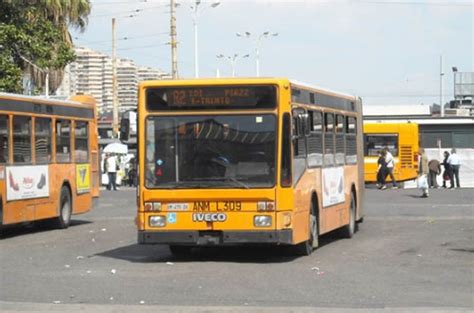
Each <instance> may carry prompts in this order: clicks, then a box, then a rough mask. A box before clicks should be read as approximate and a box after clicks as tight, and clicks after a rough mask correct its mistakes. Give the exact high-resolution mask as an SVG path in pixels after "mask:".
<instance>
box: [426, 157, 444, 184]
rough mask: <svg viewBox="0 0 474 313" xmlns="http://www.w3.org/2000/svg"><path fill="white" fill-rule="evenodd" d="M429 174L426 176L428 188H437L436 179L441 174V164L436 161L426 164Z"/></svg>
mask: <svg viewBox="0 0 474 313" xmlns="http://www.w3.org/2000/svg"><path fill="white" fill-rule="evenodd" d="M428 168H429V174H428V186H429V187H430V188H438V187H439V186H438V181H437V177H438V175H439V174H441V163H439V161H438V160H436V159H432V160H430V161H429V162H428Z"/></svg>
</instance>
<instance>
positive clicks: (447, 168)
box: [441, 151, 453, 188]
mask: <svg viewBox="0 0 474 313" xmlns="http://www.w3.org/2000/svg"><path fill="white" fill-rule="evenodd" d="M443 155H444V160H443V163H441V164H442V165H443V168H444V171H443V188H446V187H447V186H446V182H447V181H448V180H449V181H450V182H451V186H452V183H453V181H452V179H451V176H452V172H451V167H450V166H449V163H448V158H449V152H448V151H444V153H443Z"/></svg>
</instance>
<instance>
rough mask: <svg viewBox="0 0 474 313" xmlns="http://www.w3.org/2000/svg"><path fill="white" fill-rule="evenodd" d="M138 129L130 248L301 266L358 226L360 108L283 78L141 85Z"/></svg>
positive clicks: (354, 100)
mask: <svg viewBox="0 0 474 313" xmlns="http://www.w3.org/2000/svg"><path fill="white" fill-rule="evenodd" d="M137 119H138V135H137V138H138V159H139V172H140V177H139V186H138V212H137V219H136V221H137V227H138V242H139V243H140V244H168V245H169V246H170V250H171V252H172V253H173V254H177V255H179V254H185V253H188V252H189V251H190V249H191V248H192V247H196V246H206V245H234V244H275V245H292V246H294V247H293V248H294V252H295V253H297V254H299V255H309V254H310V253H311V252H312V250H313V248H316V247H317V246H318V236H319V235H322V234H325V233H328V232H330V231H332V230H335V229H339V228H340V229H341V234H343V235H344V236H345V237H352V235H353V234H354V232H355V230H356V221H359V220H361V219H362V216H363V211H362V209H363V207H362V192H363V172H362V171H363V163H362V160H363V154H362V118H361V101H360V99H359V98H356V97H354V96H349V95H345V94H340V93H336V92H332V91H329V90H325V89H322V88H318V87H313V86H309V85H305V84H302V83H298V82H296V81H290V80H288V79H284V78H281V79H280V78H249V79H200V80H174V81H147V82H143V83H141V84H140V86H139V102H138V117H137ZM127 124H129V123H128V122H127V123H124V125H127ZM124 135H125V137H126V134H124Z"/></svg>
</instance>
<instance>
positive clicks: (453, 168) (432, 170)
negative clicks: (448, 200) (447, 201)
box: [418, 149, 461, 198]
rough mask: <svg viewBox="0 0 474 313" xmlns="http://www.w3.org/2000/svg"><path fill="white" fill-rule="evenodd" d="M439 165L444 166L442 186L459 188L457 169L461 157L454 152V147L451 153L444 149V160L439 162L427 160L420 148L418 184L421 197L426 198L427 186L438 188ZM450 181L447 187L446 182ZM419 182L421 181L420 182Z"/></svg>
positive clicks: (459, 165) (427, 193)
mask: <svg viewBox="0 0 474 313" xmlns="http://www.w3.org/2000/svg"><path fill="white" fill-rule="evenodd" d="M441 165H442V166H443V168H444V171H443V173H442V174H443V176H442V177H443V188H449V189H453V188H455V187H456V188H460V187H461V185H460V183H459V169H460V167H461V159H460V158H459V156H458V155H457V153H456V149H452V150H451V154H450V153H449V152H448V151H444V160H443V162H439V161H438V160H436V159H432V160H430V161H428V158H427V156H426V153H425V152H424V151H423V150H422V153H421V160H420V171H419V173H420V177H419V178H418V181H419V183H418V185H419V187H420V189H421V190H422V192H423V193H422V197H424V198H427V197H428V195H429V191H428V190H429V188H439V185H438V175H441ZM448 181H449V182H450V186H449V187H448V185H447V182H448ZM420 182H421V183H420Z"/></svg>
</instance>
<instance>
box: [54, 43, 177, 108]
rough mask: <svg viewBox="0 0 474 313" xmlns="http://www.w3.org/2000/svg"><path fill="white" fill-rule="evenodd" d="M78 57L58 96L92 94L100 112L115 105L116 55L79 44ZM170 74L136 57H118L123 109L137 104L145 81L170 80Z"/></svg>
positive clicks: (120, 106)
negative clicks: (113, 63)
mask: <svg viewBox="0 0 474 313" xmlns="http://www.w3.org/2000/svg"><path fill="white" fill-rule="evenodd" d="M75 52H76V60H75V61H74V62H72V63H71V64H69V65H68V66H67V67H66V69H65V73H64V79H63V82H62V84H61V86H60V87H59V88H58V90H57V91H56V94H57V95H58V96H64V97H68V96H70V95H74V94H89V95H92V96H93V97H94V98H95V99H96V101H97V105H98V109H99V112H100V113H105V112H111V111H112V108H113V88H112V86H113V75H112V58H111V57H109V56H108V55H106V54H103V53H101V52H98V51H94V50H91V49H89V48H85V47H76V48H75ZM168 77H169V74H166V73H165V72H163V71H161V70H159V69H153V68H150V67H139V66H137V65H136V64H135V63H134V62H133V61H132V60H127V59H117V98H118V104H119V110H120V111H121V112H123V111H127V110H130V109H133V108H135V107H136V105H137V87H138V83H139V82H140V81H142V80H155V79H167V78H168Z"/></svg>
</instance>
